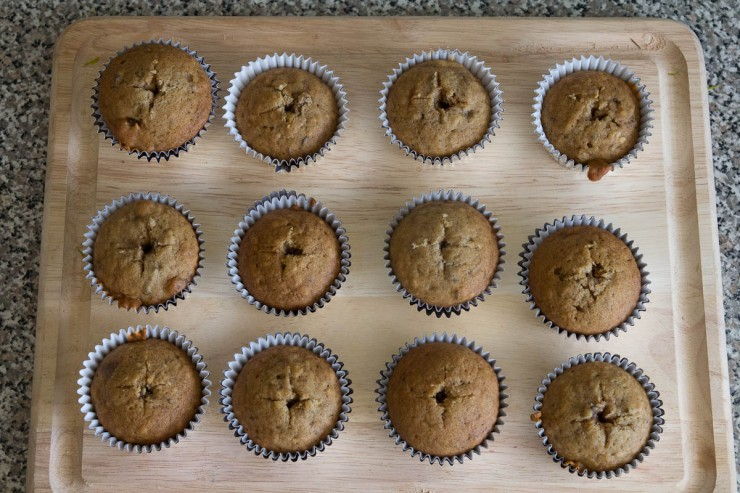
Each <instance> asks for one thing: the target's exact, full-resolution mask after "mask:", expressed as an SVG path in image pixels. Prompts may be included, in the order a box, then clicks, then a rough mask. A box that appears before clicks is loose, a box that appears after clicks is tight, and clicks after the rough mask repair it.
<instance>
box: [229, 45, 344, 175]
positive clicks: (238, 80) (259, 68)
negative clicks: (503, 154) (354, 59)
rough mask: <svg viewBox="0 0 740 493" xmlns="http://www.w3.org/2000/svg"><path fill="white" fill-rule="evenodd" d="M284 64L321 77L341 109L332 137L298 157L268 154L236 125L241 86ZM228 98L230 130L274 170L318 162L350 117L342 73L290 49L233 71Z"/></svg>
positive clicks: (285, 169) (252, 153)
mask: <svg viewBox="0 0 740 493" xmlns="http://www.w3.org/2000/svg"><path fill="white" fill-rule="evenodd" d="M284 67H289V68H298V69H301V70H305V71H307V72H309V73H311V74H313V75H315V76H316V77H318V78H319V79H321V80H322V81H323V82H324V83H325V84H326V85H327V86H329V87H330V88H331V90H332V92H333V93H334V98H335V100H336V102H337V108H338V110H339V118H338V120H337V128H336V129H335V130H334V134H333V135H332V136H331V138H330V139H329V140H328V141H326V142H325V143H324V145H323V146H321V148H320V149H319V150H318V151H316V152H314V153H312V154H309V155H306V156H301V157H299V158H295V159H278V158H276V157H272V156H267V155H265V154H263V153H261V152H259V151H257V150H255V149H253V148H252V147H251V146H250V145H249V143H248V142H247V141H246V140H244V138H243V137H242V136H241V134H240V133H239V129H238V128H237V127H236V116H235V115H236V106H237V103H238V102H239V96H240V95H241V92H242V90H244V88H245V87H247V85H248V84H249V83H250V82H251V81H252V80H253V79H254V78H255V77H257V76H258V75H259V74H261V73H263V72H266V71H268V70H271V69H274V68H284ZM225 101H226V104H224V107H223V109H224V120H226V124H225V126H226V128H227V129H228V130H229V134H231V135H232V136H233V137H234V140H235V141H236V143H237V144H239V147H241V148H242V149H244V151H245V152H246V153H247V154H248V155H250V156H251V157H253V158H255V159H259V160H261V161H264V162H265V163H268V164H270V165H272V166H274V167H275V171H291V170H292V169H294V168H300V167H302V166H306V165H308V164H311V163H315V162H317V161H318V160H319V159H320V158H321V157H322V156H324V155H325V154H326V153H327V152H329V151H330V150H331V148H332V147H333V146H334V145H335V144H336V143H337V140H338V139H339V136H340V135H341V134H342V133H343V132H344V129H345V127H346V126H347V121H348V119H349V107H348V103H347V93H346V92H345V90H344V86H343V85H342V84H341V83H340V82H339V77H337V76H335V75H334V72H333V71H332V70H329V68H328V67H327V66H326V65H321V64H320V63H319V62H317V61H315V60H313V59H311V58H307V57H304V56H302V55H301V56H298V55H296V54H295V53H291V54H290V55H288V54H287V53H283V54H282V55H278V54H277V53H275V54H273V55H269V56H265V57H263V58H258V59H257V60H253V61H251V62H249V63H247V64H246V65H244V66H243V67H242V68H241V70H240V71H239V72H237V73H235V74H234V78H233V79H232V80H231V84H230V86H229V93H228V94H227V95H226V98H225Z"/></svg>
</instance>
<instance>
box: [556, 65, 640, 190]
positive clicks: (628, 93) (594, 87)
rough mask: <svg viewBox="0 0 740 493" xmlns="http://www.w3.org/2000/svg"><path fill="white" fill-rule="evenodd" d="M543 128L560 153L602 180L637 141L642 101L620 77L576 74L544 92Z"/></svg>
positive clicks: (633, 89) (596, 178) (594, 73)
mask: <svg viewBox="0 0 740 493" xmlns="http://www.w3.org/2000/svg"><path fill="white" fill-rule="evenodd" d="M542 128H543V130H544V131H545V135H546V136H547V139H548V140H549V141H550V143H551V144H552V145H553V146H554V147H555V148H556V149H557V150H558V151H560V152H561V153H563V154H565V155H566V156H568V157H569V158H571V159H573V160H574V161H576V162H578V163H582V164H586V165H589V178H591V179H592V180H598V179H599V178H601V176H603V174H604V172H605V171H604V170H608V167H607V166H606V165H608V164H609V163H613V162H614V161H617V160H618V159H619V158H621V157H623V156H624V155H625V154H627V153H628V152H629V151H630V150H631V149H632V147H634V145H635V142H637V137H638V131H639V128H640V99H639V97H638V95H637V92H636V89H635V88H633V87H632V86H630V84H629V83H627V82H625V81H624V80H622V79H620V78H619V77H616V76H614V75H611V74H607V73H606V72H599V71H595V70H586V71H580V72H574V73H572V74H570V75H567V76H565V77H563V78H562V79H560V80H559V81H557V82H556V83H555V84H554V85H553V86H552V87H551V88H550V89H549V90H548V91H547V93H545V99H544V101H543V104H542ZM597 168H598V169H597ZM599 171H601V173H599Z"/></svg>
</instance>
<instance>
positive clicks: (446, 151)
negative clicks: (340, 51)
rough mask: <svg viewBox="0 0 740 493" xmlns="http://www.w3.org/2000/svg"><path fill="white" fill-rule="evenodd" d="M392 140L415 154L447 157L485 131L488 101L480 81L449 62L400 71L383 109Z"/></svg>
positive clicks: (421, 65) (488, 120)
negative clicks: (399, 141)
mask: <svg viewBox="0 0 740 493" xmlns="http://www.w3.org/2000/svg"><path fill="white" fill-rule="evenodd" d="M386 112H387V116H388V121H389V123H390V127H391V128H392V129H393V132H394V133H395V134H396V137H397V138H398V139H399V140H401V141H402V142H403V143H404V144H405V145H407V146H409V147H410V148H411V149H412V150H414V151H415V152H416V153H418V154H421V155H425V156H433V157H437V156H450V155H452V154H455V153H456V152H459V151H462V150H465V149H468V148H470V147H473V146H474V145H476V144H477V143H478V142H480V141H481V139H483V137H484V136H485V135H486V133H487V132H488V127H489V124H490V120H491V98H490V95H489V94H488V91H487V90H486V88H485V87H483V84H481V82H480V80H479V79H478V78H477V77H476V76H475V75H473V74H472V73H471V72H470V70H468V69H467V68H465V67H464V66H463V65H462V64H460V63H458V62H456V61H453V60H429V61H425V62H422V63H419V64H417V65H414V66H412V67H411V68H409V69H408V70H406V71H404V72H403V73H402V74H401V75H400V76H399V77H398V79H397V80H396V81H395V82H394V83H393V85H391V87H390V89H389V91H388V100H387V104H386Z"/></svg>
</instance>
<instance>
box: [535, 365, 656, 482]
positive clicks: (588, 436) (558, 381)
mask: <svg viewBox="0 0 740 493" xmlns="http://www.w3.org/2000/svg"><path fill="white" fill-rule="evenodd" d="M563 366H564V368H563V367H560V368H558V369H556V370H555V372H554V373H551V374H549V375H548V376H547V378H545V380H543V386H542V387H540V390H539V394H538V396H537V399H536V405H535V411H536V412H535V414H534V415H533V419H534V420H535V421H536V422H537V424H536V426H537V428H538V429H539V430H540V436H541V437H543V439H544V440H543V443H544V444H545V445H546V446H547V447H548V452H549V453H550V454H551V455H552V456H553V459H554V460H555V461H557V462H560V463H561V465H562V466H563V467H568V468H570V469H571V472H578V474H579V475H584V474H586V475H588V476H589V477H593V476H597V477H603V476H607V477H611V475H613V474H616V475H619V474H621V473H622V472H627V471H628V470H629V468H630V467H635V466H636V465H637V462H641V461H642V460H643V458H644V456H645V455H647V454H648V453H649V449H650V448H653V446H654V442H655V441H657V440H658V434H659V433H660V432H661V431H662V429H661V427H660V425H662V424H663V419H662V418H661V416H662V414H663V411H662V409H660V406H661V404H662V403H661V402H660V400H658V399H657V398H658V392H657V391H655V390H654V388H653V385H652V384H650V383H649V380H648V378H647V377H646V376H645V375H643V374H642V370H638V369H636V368H635V365H633V364H630V363H629V362H628V361H627V360H626V359H621V360H620V358H619V356H618V355H615V356H613V357H612V356H611V355H610V354H609V353H606V354H605V355H602V354H600V353H597V354H596V355H592V354H588V355H586V356H585V357H583V356H580V357H578V358H571V360H570V361H568V362H567V363H566V364H565V365H563Z"/></svg>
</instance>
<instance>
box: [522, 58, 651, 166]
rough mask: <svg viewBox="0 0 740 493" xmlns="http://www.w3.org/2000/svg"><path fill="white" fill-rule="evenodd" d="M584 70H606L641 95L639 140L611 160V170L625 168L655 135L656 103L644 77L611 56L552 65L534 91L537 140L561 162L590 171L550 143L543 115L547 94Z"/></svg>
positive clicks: (609, 164)
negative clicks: (543, 122) (543, 126)
mask: <svg viewBox="0 0 740 493" xmlns="http://www.w3.org/2000/svg"><path fill="white" fill-rule="evenodd" d="M581 70H594V71H599V72H606V73H607V74H611V75H614V76H615V77H619V78H620V79H622V80H624V81H626V82H627V83H629V84H630V86H632V87H634V88H635V89H636V90H637V93H638V95H639V97H640V129H639V132H638V136H637V142H635V145H634V146H633V147H632V149H630V151H629V152H628V153H627V154H625V155H624V156H622V157H621V158H619V159H617V160H616V161H614V162H612V163H608V166H609V169H610V170H612V171H613V170H614V169H616V168H623V167H624V166H625V165H627V163H629V162H630V160H632V159H634V158H636V157H637V153H638V152H640V151H642V149H643V148H644V147H645V146H646V145H647V143H648V138H649V137H650V136H651V135H652V134H651V131H652V128H653V120H654V117H653V113H654V111H653V102H652V101H651V100H650V93H649V92H648V91H647V88H646V87H645V85H644V84H641V83H640V79H639V78H638V77H637V76H636V75H635V73H634V72H633V71H632V70H630V69H629V68H627V67H626V66H624V65H622V64H620V63H618V62H615V61H613V60H610V59H605V58H603V57H595V56H589V57H585V56H582V57H581V58H573V59H572V60H566V61H564V62H563V63H559V64H557V65H555V67H553V68H551V69H550V70H549V72H548V73H547V74H545V75H544V76H543V78H542V80H541V81H540V83H539V85H538V87H537V89H536V90H535V91H534V93H535V96H534V104H533V105H532V108H533V110H534V112H533V113H532V124H533V125H534V130H535V133H536V134H537V140H539V141H540V142H541V143H542V145H543V146H545V149H547V152H548V153H549V154H550V156H552V158H553V159H555V161H557V162H558V163H560V165H562V166H564V167H566V168H570V169H575V170H578V171H588V165H587V164H585V163H579V162H576V161H575V160H573V159H571V158H570V157H568V156H566V155H565V154H563V153H561V152H560V151H558V150H557V149H556V148H555V146H553V145H552V144H551V143H550V141H549V139H548V138H547V136H546V135H545V130H544V129H543V128H542V118H541V117H542V104H543V102H544V100H545V94H546V93H547V91H548V90H549V89H550V88H551V87H552V86H553V85H555V83H556V82H558V81H559V80H560V79H562V78H563V77H565V76H566V75H570V74H572V73H573V72H577V71H581Z"/></svg>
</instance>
